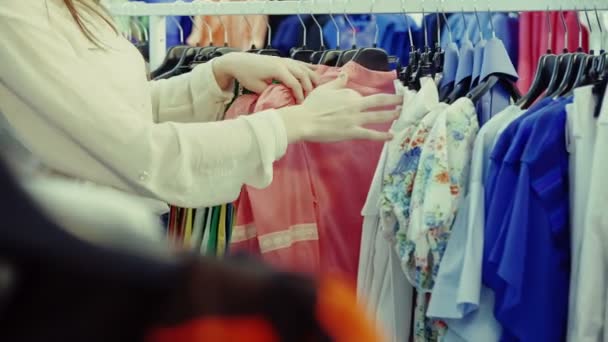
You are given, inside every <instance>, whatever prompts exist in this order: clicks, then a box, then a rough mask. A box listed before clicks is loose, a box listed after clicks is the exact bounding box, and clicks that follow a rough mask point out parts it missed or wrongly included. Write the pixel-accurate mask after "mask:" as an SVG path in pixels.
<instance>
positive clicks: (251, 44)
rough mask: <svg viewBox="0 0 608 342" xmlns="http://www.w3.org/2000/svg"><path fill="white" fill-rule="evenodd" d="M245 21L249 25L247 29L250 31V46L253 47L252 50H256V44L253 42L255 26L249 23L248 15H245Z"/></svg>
mask: <svg viewBox="0 0 608 342" xmlns="http://www.w3.org/2000/svg"><path fill="white" fill-rule="evenodd" d="M243 19H244V20H245V24H246V25H247V28H248V29H249V38H250V41H249V46H251V49H256V46H255V42H254V41H253V26H252V25H251V22H250V21H249V18H248V16H247V15H243Z"/></svg>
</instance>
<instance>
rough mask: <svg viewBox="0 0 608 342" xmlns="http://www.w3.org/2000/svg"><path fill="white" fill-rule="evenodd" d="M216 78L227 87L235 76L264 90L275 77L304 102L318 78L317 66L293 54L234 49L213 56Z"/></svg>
mask: <svg viewBox="0 0 608 342" xmlns="http://www.w3.org/2000/svg"><path fill="white" fill-rule="evenodd" d="M212 63H213V72H214V74H215V79H216V81H217V83H218V85H219V86H220V88H222V89H227V88H228V87H229V86H230V84H231V83H232V81H233V79H237V80H238V81H239V83H240V84H242V85H243V87H244V88H246V89H248V90H251V91H253V92H254V93H258V94H259V93H261V92H263V91H264V90H265V89H266V88H267V87H268V85H270V84H271V83H272V81H273V80H277V81H279V82H281V83H283V84H284V85H285V86H287V87H288V88H290V89H291V90H292V92H293V94H294V96H295V98H296V101H297V102H298V103H301V102H302V101H303V100H304V98H305V97H306V95H307V94H308V93H310V92H311V91H312V90H313V88H314V86H315V85H316V83H317V81H318V76H317V75H316V74H315V72H314V68H315V66H313V65H311V64H306V63H302V62H299V61H296V60H292V59H289V58H280V57H273V56H263V55H256V54H253V53H246V52H233V53H229V54H227V55H225V56H222V57H219V58H216V59H214V60H213V62H212Z"/></svg>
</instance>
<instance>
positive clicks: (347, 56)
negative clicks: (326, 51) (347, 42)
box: [335, 7, 358, 67]
mask: <svg viewBox="0 0 608 342" xmlns="http://www.w3.org/2000/svg"><path fill="white" fill-rule="evenodd" d="M344 19H345V20H346V22H347V23H348V26H350V29H351V32H352V33H353V40H352V46H351V48H350V49H347V50H344V51H342V52H341V53H340V55H339V56H338V60H337V62H336V65H335V66H337V67H342V66H344V64H346V63H348V62H350V61H351V60H352V59H353V58H354V57H355V55H356V54H357V50H358V49H357V29H356V28H355V25H353V22H352V21H351V20H350V18H349V17H348V14H346V7H345V8H344Z"/></svg>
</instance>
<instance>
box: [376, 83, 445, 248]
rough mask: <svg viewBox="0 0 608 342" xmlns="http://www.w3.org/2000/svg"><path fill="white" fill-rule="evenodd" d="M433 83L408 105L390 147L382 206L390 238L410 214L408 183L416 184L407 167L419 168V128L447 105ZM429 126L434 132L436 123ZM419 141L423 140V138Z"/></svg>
mask: <svg viewBox="0 0 608 342" xmlns="http://www.w3.org/2000/svg"><path fill="white" fill-rule="evenodd" d="M429 80H430V82H428V81H427V82H424V83H423V85H422V88H421V89H420V91H419V92H418V94H417V95H416V97H415V98H413V99H412V100H411V101H410V102H409V103H408V104H407V108H406V107H405V106H404V108H403V113H402V114H401V117H400V119H399V120H402V122H399V123H397V124H396V125H395V126H394V127H393V130H394V134H395V137H394V138H393V140H392V141H390V142H389V143H388V145H387V158H386V164H385V174H384V178H383V182H382V193H381V196H380V205H379V206H380V208H381V209H380V211H381V212H380V217H381V221H382V227H383V229H384V231H385V233H386V237H387V238H389V239H394V235H395V234H396V232H397V230H398V229H399V228H398V227H399V226H403V225H404V224H405V219H404V216H405V215H407V213H408V210H407V209H406V208H407V207H406V202H407V199H406V198H407V188H408V187H407V186H406V184H407V183H408V181H413V177H412V176H411V174H409V172H408V170H411V167H410V168H408V167H406V164H408V163H409V164H412V165H417V160H416V161H414V160H410V159H411V158H415V157H416V152H411V149H412V148H413V147H412V144H411V143H412V142H413V140H412V136H413V135H414V134H415V133H416V132H417V130H418V128H419V127H418V125H419V124H420V122H421V121H422V120H423V118H425V117H426V115H427V114H428V113H429V111H430V110H431V108H434V107H436V106H438V105H441V106H444V107H442V108H445V104H440V103H439V94H438V92H437V87H436V86H435V84H434V83H433V82H432V79H429ZM427 121H428V119H427ZM425 127H427V130H430V128H431V127H432V122H427V123H426V125H425ZM419 139H421V137H420V136H419ZM414 147H415V146H414ZM414 171H415V168H414ZM410 193H411V192H410ZM397 218H400V220H399V223H397Z"/></svg>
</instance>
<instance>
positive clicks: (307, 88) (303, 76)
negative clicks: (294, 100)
mask: <svg viewBox="0 0 608 342" xmlns="http://www.w3.org/2000/svg"><path fill="white" fill-rule="evenodd" d="M287 68H288V69H289V71H290V72H291V73H292V74H293V75H294V76H295V77H296V78H297V79H298V80H299V81H300V84H301V85H302V88H303V89H304V92H305V94H308V93H310V92H311V91H312V90H313V84H312V80H311V79H310V74H309V73H308V69H306V68H304V67H302V66H299V65H292V66H288V67H287Z"/></svg>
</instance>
